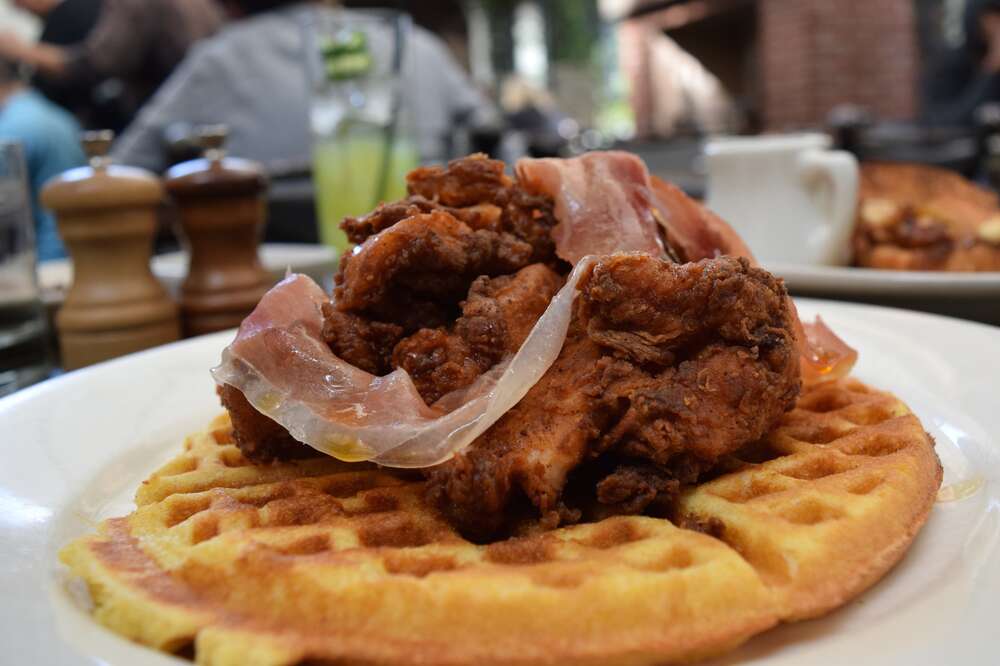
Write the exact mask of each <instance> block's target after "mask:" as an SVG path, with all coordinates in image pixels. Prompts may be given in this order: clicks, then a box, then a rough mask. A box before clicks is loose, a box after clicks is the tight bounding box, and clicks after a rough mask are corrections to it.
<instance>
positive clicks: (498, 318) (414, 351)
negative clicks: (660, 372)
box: [342, 264, 562, 404]
mask: <svg viewBox="0 0 1000 666" xmlns="http://www.w3.org/2000/svg"><path fill="white" fill-rule="evenodd" d="M561 286H562V278H561V277H560V276H559V275H558V274H557V273H556V272H555V271H553V270H552V269H551V268H548V267H547V266H545V265H543V264H532V265H531V266H528V267H526V268H522V269H521V270H520V271H519V272H517V273H516V274H515V275H510V276H502V277H497V278H488V277H485V276H482V277H479V278H477V279H476V281H475V282H473V283H472V287H471V288H470V289H469V295H468V298H467V299H466V300H465V301H464V302H463V303H462V316H461V317H459V318H458V320H456V322H455V324H454V325H453V326H452V327H450V329H444V328H438V329H421V330H420V331H417V332H416V333H415V334H413V335H411V336H410V337H408V338H406V339H405V340H403V341H402V342H400V343H399V344H398V345H396V348H395V350H394V351H393V354H392V363H393V365H394V366H395V367H397V368H402V369H403V370H406V371H407V372H408V373H409V374H410V376H411V377H412V378H413V381H414V384H415V385H416V387H417V390H418V391H419V392H420V395H421V396H422V397H423V398H424V400H425V401H426V402H427V403H428V404H432V403H433V402H435V401H436V400H438V398H440V397H441V396H443V395H445V394H447V393H450V392H451V391H454V390H456V389H460V388H463V387H465V386H468V385H469V384H471V383H472V382H473V381H475V379H476V378H477V377H479V375H481V374H482V373H484V372H486V371H487V370H489V369H490V368H491V367H493V366H494V365H495V364H496V363H498V362H499V361H500V360H501V359H502V358H503V357H504V356H506V355H507V354H513V353H515V352H516V351H517V350H518V349H519V348H520V347H521V344H522V343H523V342H524V339H525V338H526V337H527V336H528V333H529V332H530V331H531V327H532V326H534V324H535V322H536V321H537V320H538V318H539V317H540V316H541V315H542V313H543V312H544V311H545V308H546V307H548V304H549V301H550V300H551V299H552V296H554V295H555V293H556V291H558V290H559V287H561ZM342 358H343V357H342Z"/></svg>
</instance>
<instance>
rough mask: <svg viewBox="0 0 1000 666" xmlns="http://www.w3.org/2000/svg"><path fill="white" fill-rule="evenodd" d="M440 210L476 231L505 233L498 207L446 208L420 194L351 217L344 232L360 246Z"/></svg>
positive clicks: (490, 205) (481, 205) (500, 211)
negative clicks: (401, 223) (411, 219)
mask: <svg viewBox="0 0 1000 666" xmlns="http://www.w3.org/2000/svg"><path fill="white" fill-rule="evenodd" d="M436 210H440V211H444V212H446V213H448V214H450V215H452V216H454V217H455V218H457V219H459V220H461V221H462V222H465V223H466V224H468V225H469V226H470V227H472V228H473V229H486V230H488V231H497V232H499V231H503V227H502V224H501V219H502V215H503V211H502V210H501V209H500V208H499V207H498V206H495V205H493V204H490V203H484V204H476V205H473V206H466V207H464V208H455V207H452V206H442V205H441V204H438V203H435V202H433V201H430V200H429V199H425V198H424V197H422V196H420V195H419V194H414V195H411V196H409V197H407V198H406V199H403V200H402V201H394V202H391V203H381V204H379V205H378V207H377V208H376V209H375V210H373V211H372V212H371V213H368V214H367V215H363V216H361V217H348V218H346V219H345V220H344V221H343V222H341V224H340V228H341V229H343V230H344V232H345V233H346V234H347V238H348V240H350V241H351V242H352V243H355V244H358V245H360V244H361V243H364V242H365V241H366V240H368V239H369V238H370V237H371V236H374V235H375V234H377V233H379V232H381V231H385V230H386V229H388V228H389V227H391V226H392V225H394V224H396V223H397V222H399V221H401V220H405V219H406V218H408V217H413V216H414V215H420V214H421V213H433V212H434V211H436Z"/></svg>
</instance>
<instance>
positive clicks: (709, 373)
mask: <svg viewBox="0 0 1000 666" xmlns="http://www.w3.org/2000/svg"><path fill="white" fill-rule="evenodd" d="M792 330H793V315H792V313H791V312H790V310H789V307H788V303H787V299H786V292H785V289H784V287H783V285H782V283H781V282H780V281H779V280H777V279H776V278H774V277H773V276H771V275H770V274H769V273H767V272H766V271H763V270H760V269H756V268H752V267H751V266H750V265H749V262H747V261H746V260H745V259H738V260H737V259H733V258H728V257H724V258H719V259H713V260H705V261H701V262H697V263H692V264H684V265H676V264H670V263H667V262H664V261H661V260H658V259H655V258H653V257H650V256H647V255H614V256H612V257H609V258H606V259H604V260H602V261H601V262H599V263H598V264H597V265H596V266H595V267H594V268H593V270H592V272H591V274H590V276H589V277H587V278H585V280H584V281H583V283H582V289H581V295H580V297H579V299H578V303H577V307H576V310H575V313H574V319H573V322H572V324H571V327H570V332H569V335H568V337H567V341H566V343H565V345H564V346H563V350H562V352H561V353H560V355H559V358H558V359H557V360H556V362H555V363H554V364H553V366H552V367H551V368H550V369H549V371H548V372H547V373H546V374H545V376H544V377H543V378H542V379H541V380H540V381H539V382H538V383H537V384H536V385H535V386H534V387H533V388H532V389H531V390H530V391H529V392H528V394H527V395H526V396H525V397H524V398H523V399H522V400H521V402H519V403H518V404H517V405H516V406H515V407H514V408H513V409H512V410H510V411H509V412H508V413H507V414H505V415H504V416H503V418H501V419H500V420H499V421H498V422H497V423H496V424H494V426H493V427H492V428H490V430H488V431H487V432H486V433H484V434H483V435H482V436H481V437H480V438H479V439H477V440H476V441H475V442H474V443H473V444H472V445H471V446H470V447H469V448H468V449H467V450H465V451H463V452H462V453H460V454H459V455H457V456H456V457H455V458H454V459H453V460H451V461H448V462H447V463H444V464H443V465H441V466H438V467H437V468H435V469H433V470H431V471H430V472H429V485H428V493H429V496H430V498H431V499H432V500H434V501H435V502H437V504H438V505H439V507H440V508H441V509H442V511H444V512H445V513H447V514H448V515H449V516H450V517H451V518H452V519H453V520H454V521H455V522H456V523H457V524H458V525H459V526H460V527H461V528H462V529H463V531H464V532H465V533H467V534H469V535H471V536H473V537H476V538H481V537H486V536H490V535H493V534H495V533H496V532H497V530H499V529H501V528H502V527H503V523H504V520H505V515H504V509H505V507H507V505H508V504H509V503H510V501H511V499H512V497H514V496H516V495H518V494H523V495H525V496H526V497H527V498H528V500H529V501H530V502H531V504H533V505H534V506H535V507H536V508H537V510H538V512H539V515H540V516H541V520H542V521H543V522H545V523H546V524H549V525H551V524H552V523H555V524H558V522H560V521H563V520H565V518H566V516H567V515H572V508H573V507H571V506H569V505H568V504H567V502H571V501H572V500H571V498H567V497H565V496H564V493H563V491H564V489H565V487H566V483H567V480H568V479H569V477H570V475H571V473H572V472H573V471H574V469H576V468H577V467H578V466H580V465H581V464H583V463H584V462H587V461H590V460H593V459H595V458H596V459H599V458H600V457H601V456H615V457H625V458H628V459H631V460H636V461H639V462H641V463H642V464H643V465H645V466H647V467H646V468H647V469H651V468H652V469H655V470H656V473H657V475H658V476H657V478H655V479H653V477H651V476H649V475H648V474H647V476H649V479H648V481H649V483H645V484H643V483H637V482H635V479H636V477H635V474H634V473H628V474H627V475H625V476H621V475H619V476H615V474H618V473H617V472H613V473H612V475H611V477H609V480H605V481H601V484H603V485H599V486H598V489H599V490H598V493H597V498H596V499H597V500H598V501H599V502H604V503H605V504H613V505H615V506H616V507H617V509H618V510H627V511H640V510H642V509H643V508H644V507H645V506H647V505H648V504H649V503H650V502H652V501H654V500H656V499H657V498H658V497H659V496H661V495H663V494H664V493H674V492H676V490H677V488H678V487H679V483H680V482H685V483H686V482H690V481H691V480H692V477H697V474H699V473H700V472H701V471H703V470H704V469H708V468H709V467H711V465H712V464H714V463H715V462H716V461H717V460H718V459H719V458H720V457H722V456H725V455H726V454H729V453H731V452H733V451H735V450H737V449H739V448H740V447H742V446H744V445H746V444H748V443H749V442H752V441H754V440H756V439H759V438H760V437H761V436H763V435H764V434H765V433H766V432H767V431H768V430H770V428H771V427H773V425H774V424H775V423H776V422H777V420H778V419H779V418H780V416H781V414H782V413H784V412H785V411H786V410H788V409H790V408H791V407H792V405H793V404H794V402H795V399H796V398H797V396H798V391H799V383H800V380H799V368H798V354H797V353H796V351H795V342H794V336H793V333H792ZM650 466H651V467H650ZM661 477H662V478H661ZM671 479H675V480H677V481H678V482H679V483H678V484H672V483H667V481H669V480H671ZM601 488H603V491H602V490H600V489H601ZM653 491H655V492H653Z"/></svg>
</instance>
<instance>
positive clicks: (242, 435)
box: [216, 384, 321, 463]
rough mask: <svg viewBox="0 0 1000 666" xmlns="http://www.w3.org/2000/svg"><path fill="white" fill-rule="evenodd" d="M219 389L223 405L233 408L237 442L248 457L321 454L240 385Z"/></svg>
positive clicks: (264, 459)
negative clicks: (267, 413)
mask: <svg viewBox="0 0 1000 666" xmlns="http://www.w3.org/2000/svg"><path fill="white" fill-rule="evenodd" d="M216 392H217V393H218V394H219V399H220V400H221V401H222V406H223V407H225V408H226V410H227V411H228V412H229V418H230V420H232V423H233V438H234V439H235V440H236V445H237V446H238V447H239V448H240V453H242V454H243V456H244V457H245V458H246V459H247V460H252V461H253V462H255V463H266V462H271V461H272V460H293V459H296V458H313V457H316V456H319V455H321V454H320V453H318V452H317V451H316V450H315V449H313V448H312V447H310V446H306V445H305V444H303V443H302V442H300V441H298V440H297V439H295V438H293V437H292V436H291V435H290V434H288V431H287V430H285V428H284V427H283V426H281V425H280V424H279V423H277V422H276V421H273V420H271V419H270V418H268V417H267V416H264V415H263V414H261V413H260V412H258V411H257V410H256V409H254V407H253V405H251V404H250V402H249V401H247V399H246V397H245V396H244V395H243V393H241V392H240V390H239V389H237V388H235V387H233V386H230V385H229V384H225V385H223V386H219V387H218V388H217V389H216Z"/></svg>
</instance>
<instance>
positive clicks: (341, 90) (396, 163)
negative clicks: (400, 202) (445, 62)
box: [305, 8, 420, 252]
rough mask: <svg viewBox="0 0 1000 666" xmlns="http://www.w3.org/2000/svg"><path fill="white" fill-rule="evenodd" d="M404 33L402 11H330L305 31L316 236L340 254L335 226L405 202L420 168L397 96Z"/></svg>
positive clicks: (340, 236)
mask: <svg viewBox="0 0 1000 666" xmlns="http://www.w3.org/2000/svg"><path fill="white" fill-rule="evenodd" d="M409 29H410V17H409V16H408V15H407V14H404V13H402V12H397V11H393V10H337V9H328V8H317V10H316V12H315V14H314V19H313V20H312V21H311V22H310V24H309V25H308V26H307V27H306V31H305V34H306V46H307V60H308V72H309V79H310V82H311V86H312V103H311V107H310V123H311V126H312V132H313V137H314V144H313V182H314V185H315V189H316V204H317V213H318V220H319V235H320V239H321V240H322V241H323V243H325V244H327V245H330V246H332V247H335V248H336V249H338V250H339V251H342V252H343V251H346V250H348V249H349V248H350V243H349V242H348V240H347V237H346V236H345V235H344V232H343V231H341V230H340V227H339V225H340V221H341V220H342V219H343V218H345V217H347V216H356V215H362V214H364V213H366V212H368V211H370V210H371V209H372V208H374V207H375V206H376V205H377V204H378V203H379V202H382V201H392V200H395V199H400V198H402V197H404V196H405V195H406V185H405V182H404V178H405V176H406V173H407V172H409V171H410V170H411V169H413V168H414V167H416V166H417V165H418V164H419V161H420V157H419V154H418V150H417V147H416V143H415V142H414V136H413V133H412V129H411V127H410V123H409V122H408V117H407V113H406V109H405V107H404V104H403V100H402V98H401V95H400V71H401V67H402V61H403V53H404V50H405V46H406V39H407V34H408V32H409Z"/></svg>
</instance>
